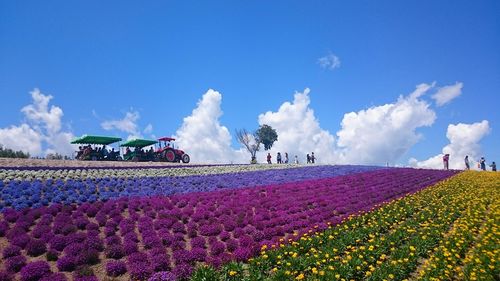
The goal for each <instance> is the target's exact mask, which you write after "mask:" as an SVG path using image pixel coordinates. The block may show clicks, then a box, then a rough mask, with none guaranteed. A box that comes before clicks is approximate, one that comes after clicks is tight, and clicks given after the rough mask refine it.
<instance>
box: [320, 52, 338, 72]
mask: <svg viewBox="0 0 500 281" xmlns="http://www.w3.org/2000/svg"><path fill="white" fill-rule="evenodd" d="M318 64H319V65H320V66H321V67H322V68H324V69H329V70H334V69H335V68H339V67H340V59H339V57H337V56H336V55H334V54H332V53H329V54H328V55H326V56H324V57H321V58H319V59H318Z"/></svg>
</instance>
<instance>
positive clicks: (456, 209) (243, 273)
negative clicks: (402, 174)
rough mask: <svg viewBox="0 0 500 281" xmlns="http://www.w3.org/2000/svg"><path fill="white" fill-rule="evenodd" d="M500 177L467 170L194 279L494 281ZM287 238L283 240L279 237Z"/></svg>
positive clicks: (499, 268) (498, 272)
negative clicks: (323, 229) (242, 261)
mask: <svg viewBox="0 0 500 281" xmlns="http://www.w3.org/2000/svg"><path fill="white" fill-rule="evenodd" d="M499 188H500V176H499V175H498V174H497V173H478V172H465V173H462V174H460V175H457V176H455V177H453V178H452V179H450V180H446V181H443V182H440V183H438V184H436V185H434V186H432V187H429V188H427V189H424V190H421V191H419V192H417V193H414V194H412V195H409V196H406V197H403V198H401V199H396V200H394V201H392V202H391V203H389V204H386V205H384V206H382V207H380V208H378V209H376V210H374V211H372V212H369V213H364V214H361V215H358V216H350V217H349V218H348V219H347V220H345V221H344V222H343V223H341V224H338V225H330V226H328V227H327V229H326V230H325V231H320V232H315V233H312V232H308V233H305V234H302V235H299V236H298V237H296V239H288V240H287V239H285V240H283V241H282V242H283V243H278V244H275V245H273V246H272V247H271V248H270V247H268V246H265V245H264V246H262V247H261V251H260V254H259V255H258V256H257V257H256V258H252V259H250V260H249V262H248V264H247V265H244V264H241V263H230V264H227V265H225V266H223V267H222V269H219V270H218V271H216V270H214V269H213V268H211V267H206V266H202V267H200V268H199V269H198V270H197V271H196V272H195V274H194V277H193V280H498V278H499V276H500V247H499V245H500V231H499V229H498V225H499V223H500V192H499ZM284 242H288V243H284Z"/></svg>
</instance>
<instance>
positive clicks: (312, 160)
mask: <svg viewBox="0 0 500 281" xmlns="http://www.w3.org/2000/svg"><path fill="white" fill-rule="evenodd" d="M314 160H316V157H314V151H313V152H311V163H313V164H314Z"/></svg>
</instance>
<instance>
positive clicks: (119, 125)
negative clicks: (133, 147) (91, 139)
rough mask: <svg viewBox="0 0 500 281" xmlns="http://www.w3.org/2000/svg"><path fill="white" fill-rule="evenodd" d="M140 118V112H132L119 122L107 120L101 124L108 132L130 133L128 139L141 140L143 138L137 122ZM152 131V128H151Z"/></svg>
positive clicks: (118, 120)
mask: <svg viewBox="0 0 500 281" xmlns="http://www.w3.org/2000/svg"><path fill="white" fill-rule="evenodd" d="M139 118H140V114H139V112H138V111H135V110H130V111H128V112H126V113H125V116H124V117H123V118H122V119H117V120H106V121H103V122H101V127H102V128H103V129H104V130H106V131H111V130H118V131H122V132H125V133H128V134H129V136H128V139H132V138H140V137H142V135H141V133H140V131H139V126H138V125H137V121H138V120H139ZM151 129H152V126H151Z"/></svg>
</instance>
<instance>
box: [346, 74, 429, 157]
mask: <svg viewBox="0 0 500 281" xmlns="http://www.w3.org/2000/svg"><path fill="white" fill-rule="evenodd" d="M432 87H433V84H431V85H429V84H420V85H418V86H417V87H416V90H415V91H414V92H413V93H411V94H410V95H408V96H400V97H399V98H398V100H397V101H396V102H395V103H390V104H385V105H381V106H375V107H371V108H369V109H366V110H361V111H358V112H350V113H347V114H345V115H344V118H343V120H342V123H341V126H342V129H341V130H340V131H339V132H337V136H338V141H337V145H338V152H339V159H338V161H339V162H341V163H352V164H379V165H383V164H385V163H390V164H394V163H395V162H396V161H398V160H399V159H400V157H401V156H402V155H403V154H405V153H406V152H407V151H408V150H409V149H410V148H411V147H412V146H413V145H414V144H416V143H417V142H418V141H419V140H420V138H421V135H420V134H418V133H417V132H416V130H417V129H418V128H420V127H424V126H430V125H432V124H433V123H434V120H435V119H436V114H435V112H434V111H433V110H432V109H431V108H429V104H428V103H427V102H425V101H424V100H422V99H419V98H420V97H421V96H422V95H424V94H425V93H426V92H427V91H428V90H429V89H431V88H432Z"/></svg>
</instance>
